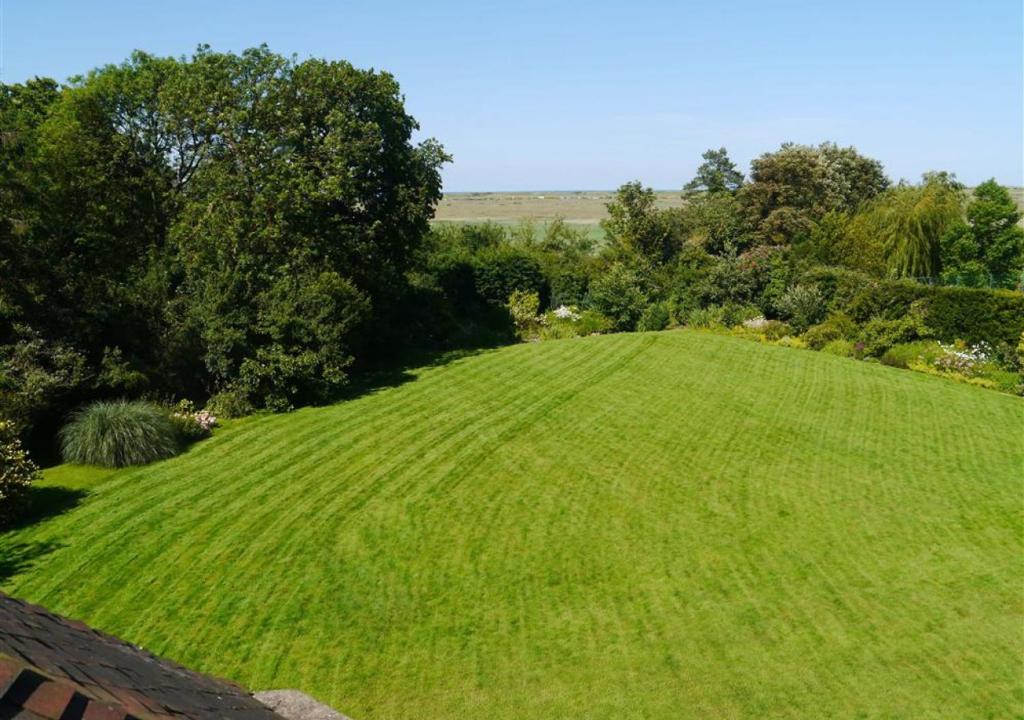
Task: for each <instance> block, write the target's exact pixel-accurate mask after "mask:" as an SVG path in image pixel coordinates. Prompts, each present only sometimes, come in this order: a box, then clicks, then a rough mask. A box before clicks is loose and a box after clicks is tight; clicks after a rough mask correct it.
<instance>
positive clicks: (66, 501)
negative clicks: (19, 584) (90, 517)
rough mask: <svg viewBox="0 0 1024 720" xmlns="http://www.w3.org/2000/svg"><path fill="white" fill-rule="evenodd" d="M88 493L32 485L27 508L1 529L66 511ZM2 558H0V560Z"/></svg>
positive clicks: (45, 518)
mask: <svg viewBox="0 0 1024 720" xmlns="http://www.w3.org/2000/svg"><path fill="white" fill-rule="evenodd" d="M88 494H89V493H88V492H86V491H85V490H76V489H72V488H66V487H59V486H53V485H51V486H46V487H33V488H31V489H30V490H29V496H28V510H27V511H26V513H25V514H24V515H23V516H22V517H20V518H19V519H18V520H16V521H15V522H13V523H10V524H8V525H6V526H3V527H2V528H0V529H2V530H3V531H9V530H21V529H22V528H26V527H28V526H30V525H35V524H36V523H37V522H41V521H43V520H47V519H49V518H52V517H56V516H58V515H62V514H64V513H66V512H67V511H68V510H71V509H73V508H75V507H77V506H78V504H79V503H81V502H82V500H83V499H85V496H86V495H88ZM3 560H4V558H0V562H2V561H3Z"/></svg>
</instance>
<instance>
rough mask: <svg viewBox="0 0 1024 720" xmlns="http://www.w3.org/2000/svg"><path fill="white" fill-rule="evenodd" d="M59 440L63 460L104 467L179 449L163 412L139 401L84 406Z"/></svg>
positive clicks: (160, 457)
mask: <svg viewBox="0 0 1024 720" xmlns="http://www.w3.org/2000/svg"><path fill="white" fill-rule="evenodd" d="M60 440H61V451H62V453H63V455H64V460H65V462H71V463H79V464H81V465H102V466H104V467H125V466H127V465H145V464H146V463H151V462H153V461H155V460H163V459H164V458H169V457H172V456H173V455H176V454H177V453H178V451H179V450H180V449H181V442H180V440H179V435H178V430H177V428H176V427H175V426H174V423H173V422H172V421H171V419H170V417H169V416H168V414H167V412H166V411H165V410H164V409H163V408H161V407H160V406H159V405H156V404H154V403H150V402H145V401H141V400H136V401H128V400H114V401H106V402H95V403H92V404H91V405H87V406H86V407H84V408H82V409H81V410H79V411H77V412H76V413H74V415H72V417H71V421H70V422H69V423H68V424H67V425H65V426H64V429H63V430H61V433H60Z"/></svg>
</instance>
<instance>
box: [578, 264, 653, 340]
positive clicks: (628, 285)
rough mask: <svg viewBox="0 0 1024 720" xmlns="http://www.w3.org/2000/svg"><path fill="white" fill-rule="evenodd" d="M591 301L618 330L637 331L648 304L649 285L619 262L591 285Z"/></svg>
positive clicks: (637, 273) (638, 274)
mask: <svg viewBox="0 0 1024 720" xmlns="http://www.w3.org/2000/svg"><path fill="white" fill-rule="evenodd" d="M589 301H590V304H591V305H592V307H593V308H594V309H595V310H597V311H598V312H599V313H601V314H602V315H604V316H605V317H607V318H608V319H609V320H611V322H612V327H613V328H615V329H616V330H633V329H635V328H636V324H637V321H638V320H639V319H640V316H641V315H642V314H643V312H644V308H646V307H647V304H648V294H647V287H646V283H645V282H644V279H643V277H642V276H641V274H640V273H639V272H637V270H636V269H634V268H632V267H629V266H628V265H626V264H624V263H621V262H619V263H615V264H613V265H612V266H611V267H609V268H608V270H607V271H606V272H604V273H603V274H602V275H599V276H598V277H597V278H595V280H594V281H593V282H592V283H591V285H590V297H589Z"/></svg>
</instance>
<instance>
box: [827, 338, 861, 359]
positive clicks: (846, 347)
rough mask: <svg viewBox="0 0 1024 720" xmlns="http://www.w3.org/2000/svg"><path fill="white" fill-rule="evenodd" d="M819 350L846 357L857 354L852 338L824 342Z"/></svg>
mask: <svg viewBox="0 0 1024 720" xmlns="http://www.w3.org/2000/svg"><path fill="white" fill-rule="evenodd" d="M821 352H823V353H828V354H829V355H838V356H839V357H848V358H852V357H857V356H858V350H857V347H856V345H854V343H853V341H852V340H833V341H831V342H829V343H826V344H825V346H824V347H823V348H822V349H821Z"/></svg>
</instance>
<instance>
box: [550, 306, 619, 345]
mask: <svg viewBox="0 0 1024 720" xmlns="http://www.w3.org/2000/svg"><path fill="white" fill-rule="evenodd" d="M611 327H612V324H611V321H610V320H609V319H608V318H606V317H605V316H604V315H602V314H601V313H599V312H597V311H596V310H583V311H580V310H578V309H577V308H576V307H575V306H572V307H566V306H564V305H563V306H561V307H558V308H556V309H555V310H550V311H548V312H546V313H545V314H544V315H543V317H541V320H540V339H541V340H560V339H562V338H571V337H583V336H586V335H594V334H596V333H604V332H608V331H609V330H610V329H611Z"/></svg>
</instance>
